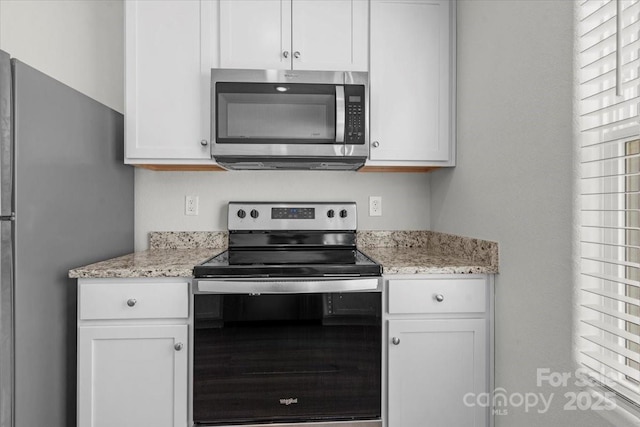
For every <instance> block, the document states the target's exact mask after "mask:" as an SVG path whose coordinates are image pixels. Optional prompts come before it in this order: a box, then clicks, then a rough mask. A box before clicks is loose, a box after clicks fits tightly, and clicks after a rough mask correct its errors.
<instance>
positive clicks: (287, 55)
mask: <svg viewBox="0 0 640 427" xmlns="http://www.w3.org/2000/svg"><path fill="white" fill-rule="evenodd" d="M282 56H283V57H285V58H288V57H289V51H288V50H285V51H284V52H282Z"/></svg>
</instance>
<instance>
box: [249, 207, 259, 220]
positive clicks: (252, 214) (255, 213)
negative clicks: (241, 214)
mask: <svg viewBox="0 0 640 427" xmlns="http://www.w3.org/2000/svg"><path fill="white" fill-rule="evenodd" d="M250 215H251V218H254V219H255V218H258V217H259V216H260V212H258V211H257V210H255V209H251V214H250Z"/></svg>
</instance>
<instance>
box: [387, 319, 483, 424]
mask: <svg viewBox="0 0 640 427" xmlns="http://www.w3.org/2000/svg"><path fill="white" fill-rule="evenodd" d="M485 322H486V321H485V320H482V319H450V320H449V319H448V320H389V343H388V345H389V353H388V354H389V358H388V366H389V377H388V384H389V388H388V400H389V401H388V408H389V411H388V421H389V422H388V424H387V426H388V427H483V426H486V425H487V423H488V408H486V407H480V406H478V405H477V397H478V396H479V394H480V393H486V392H487V390H486V388H487V369H488V367H487V352H486V350H487V344H486V339H487V335H486V323H485ZM485 400H486V399H485Z"/></svg>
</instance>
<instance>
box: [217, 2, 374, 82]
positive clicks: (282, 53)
mask: <svg viewBox="0 0 640 427" xmlns="http://www.w3.org/2000/svg"><path fill="white" fill-rule="evenodd" d="M368 18H369V2H368V1H365V0H330V1H320V0H243V1H238V0H220V17H219V23H220V27H219V29H220V67H221V68H249V69H286V70H288V69H296V70H338V71H367V68H368V67H367V61H368V52H369V48H368Z"/></svg>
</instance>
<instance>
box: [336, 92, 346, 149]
mask: <svg viewBox="0 0 640 427" xmlns="http://www.w3.org/2000/svg"><path fill="white" fill-rule="evenodd" d="M344 125H345V108H344V86H336V142H344Z"/></svg>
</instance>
